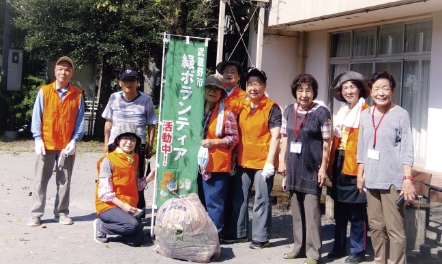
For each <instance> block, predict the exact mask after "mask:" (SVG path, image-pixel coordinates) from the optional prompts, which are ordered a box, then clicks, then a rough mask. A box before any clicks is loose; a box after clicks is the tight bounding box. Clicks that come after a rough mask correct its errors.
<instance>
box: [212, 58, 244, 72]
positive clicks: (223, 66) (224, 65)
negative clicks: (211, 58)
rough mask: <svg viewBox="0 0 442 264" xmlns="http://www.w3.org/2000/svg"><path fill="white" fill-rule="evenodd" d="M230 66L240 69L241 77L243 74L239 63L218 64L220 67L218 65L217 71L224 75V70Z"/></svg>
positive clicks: (225, 62) (226, 62) (224, 62)
mask: <svg viewBox="0 0 442 264" xmlns="http://www.w3.org/2000/svg"><path fill="white" fill-rule="evenodd" d="M229 65H235V66H236V67H237V68H238V74H239V75H241V73H242V66H241V64H240V63H239V62H237V61H223V62H220V63H218V65H216V70H217V71H218V73H219V74H223V71H224V68H226V67H227V66H229Z"/></svg>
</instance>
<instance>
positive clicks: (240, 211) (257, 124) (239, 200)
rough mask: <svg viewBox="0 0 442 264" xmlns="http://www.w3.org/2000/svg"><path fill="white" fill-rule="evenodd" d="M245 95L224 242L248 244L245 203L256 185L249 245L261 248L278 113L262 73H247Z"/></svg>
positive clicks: (266, 236) (267, 229) (265, 239)
mask: <svg viewBox="0 0 442 264" xmlns="http://www.w3.org/2000/svg"><path fill="white" fill-rule="evenodd" d="M246 80H247V83H246V92H247V95H248V98H247V99H246V100H245V101H244V102H243V104H242V107H241V110H240V112H239V115H238V120H239V121H238V125H239V135H240V143H239V144H238V160H237V162H238V167H237V173H236V175H235V177H236V185H235V192H234V198H233V222H232V227H231V231H230V236H231V237H226V238H224V241H226V242H233V243H234V242H245V241H248V237H247V235H248V223H249V217H248V216H249V213H248V200H249V197H250V191H251V189H252V185H253V184H255V202H254V205H253V210H252V212H253V213H252V217H253V221H252V243H251V244H250V246H249V247H250V248H252V249H255V248H256V249H257V248H264V247H267V246H268V245H269V240H270V236H271V222H272V204H271V201H270V192H271V191H272V188H273V179H274V175H275V163H276V162H277V159H276V157H277V153H276V150H277V148H278V145H279V130H280V128H281V118H282V117H281V109H280V108H279V106H278V104H276V103H275V102H274V101H272V100H270V99H269V98H267V96H266V95H265V93H264V92H265V90H266V87H267V84H266V82H267V77H266V74H265V73H264V71H262V70H259V69H256V68H251V69H249V70H248V72H247V79H246Z"/></svg>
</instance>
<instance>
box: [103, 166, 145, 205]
mask: <svg viewBox="0 0 442 264" xmlns="http://www.w3.org/2000/svg"><path fill="white" fill-rule="evenodd" d="M99 181H100V182H99V184H98V198H100V200H101V201H102V202H112V199H114V197H115V192H114V185H113V182H112V163H111V162H110V160H109V159H108V158H104V159H103V161H102V162H101V164H100V180H99ZM146 185H147V182H146V176H145V177H143V178H137V187H138V190H139V191H141V190H143V189H144V188H145V187H146Z"/></svg>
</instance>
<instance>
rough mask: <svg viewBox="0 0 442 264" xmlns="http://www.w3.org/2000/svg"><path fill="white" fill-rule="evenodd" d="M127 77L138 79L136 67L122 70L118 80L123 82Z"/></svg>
mask: <svg viewBox="0 0 442 264" xmlns="http://www.w3.org/2000/svg"><path fill="white" fill-rule="evenodd" d="M126 77H137V78H138V71H137V68H135V67H127V68H123V69H121V71H120V73H119V74H118V80H121V79H123V78H126Z"/></svg>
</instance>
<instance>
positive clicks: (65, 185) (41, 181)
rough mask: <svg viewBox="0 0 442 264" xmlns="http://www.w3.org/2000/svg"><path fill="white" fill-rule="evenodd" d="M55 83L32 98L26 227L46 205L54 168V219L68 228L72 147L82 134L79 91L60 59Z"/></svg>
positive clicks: (70, 65) (66, 64)
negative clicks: (32, 148) (32, 174)
mask: <svg viewBox="0 0 442 264" xmlns="http://www.w3.org/2000/svg"><path fill="white" fill-rule="evenodd" d="M54 73H55V82H53V83H51V84H48V85H45V86H42V87H41V88H40V90H39V91H38V94H37V98H36V99H35V104H34V109H33V112H32V125H31V131H32V134H33V136H34V139H35V153H36V154H37V155H38V157H37V161H36V163H35V178H34V187H35V190H34V192H33V199H32V206H31V213H30V214H31V218H30V219H29V221H28V225H29V226H39V225H40V224H41V217H42V216H43V214H44V209H45V205H46V189H47V186H48V182H49V179H50V178H51V176H52V172H53V169H54V164H55V165H57V166H56V173H55V175H56V184H57V195H56V197H55V205H54V215H55V217H54V219H55V220H56V221H57V222H60V224H63V225H72V224H73V221H72V219H71V218H69V217H68V214H69V191H70V185H71V176H72V169H73V167H74V161H75V144H76V143H77V142H78V141H80V139H81V138H82V137H83V133H84V99H83V96H82V92H83V91H82V90H81V89H80V88H78V87H75V86H73V85H72V84H70V83H69V82H70V80H71V78H72V76H73V75H74V63H73V62H72V60H71V59H70V58H69V57H65V56H64V57H61V58H60V59H58V60H57V63H56V64H55V69H54Z"/></svg>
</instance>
